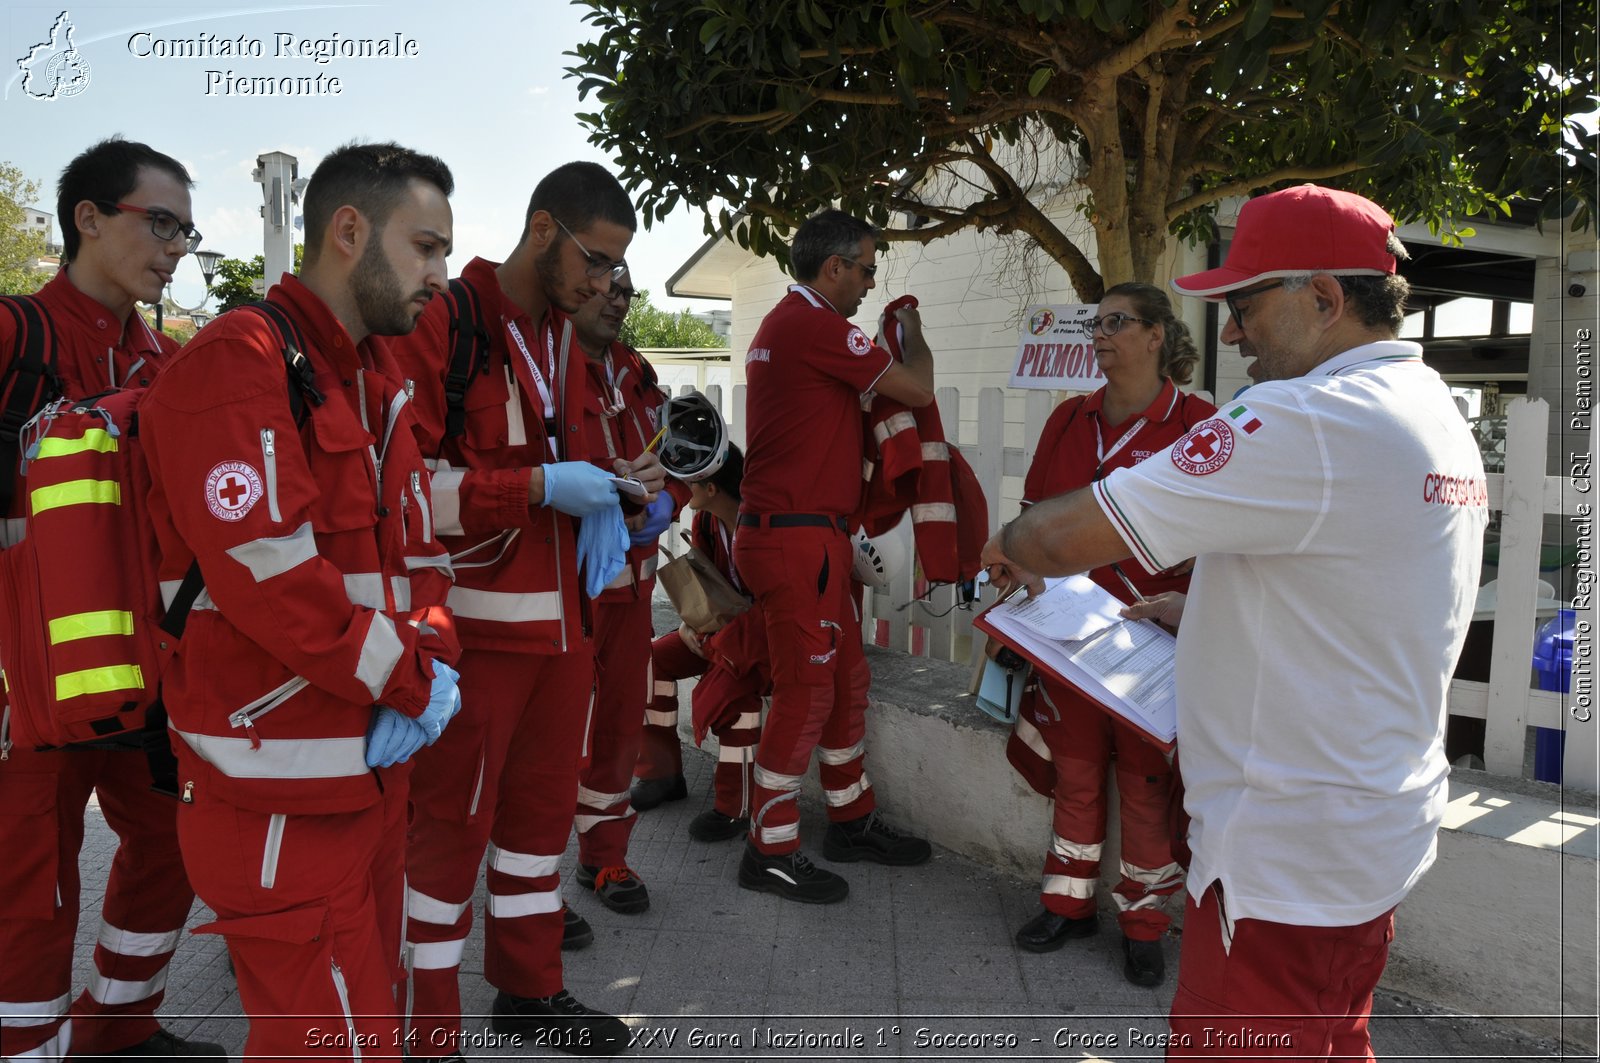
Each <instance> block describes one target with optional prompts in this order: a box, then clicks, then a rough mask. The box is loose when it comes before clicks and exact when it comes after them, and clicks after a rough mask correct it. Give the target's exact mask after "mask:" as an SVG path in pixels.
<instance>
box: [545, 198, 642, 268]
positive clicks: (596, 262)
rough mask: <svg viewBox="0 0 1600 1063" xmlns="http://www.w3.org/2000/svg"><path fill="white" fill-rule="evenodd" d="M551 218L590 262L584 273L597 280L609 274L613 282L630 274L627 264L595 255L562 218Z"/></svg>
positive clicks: (553, 216) (551, 216)
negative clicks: (574, 234)
mask: <svg viewBox="0 0 1600 1063" xmlns="http://www.w3.org/2000/svg"><path fill="white" fill-rule="evenodd" d="M550 218H551V220H552V221H554V222H555V223H556V224H557V225H560V226H561V231H562V232H564V233H566V234H567V239H569V240H571V241H572V242H573V243H574V244H577V245H578V250H579V251H581V252H583V257H584V258H586V259H588V260H589V264H588V265H587V266H585V267H584V268H583V271H584V273H586V274H588V275H589V276H591V277H595V278H599V277H604V276H605V275H606V274H608V273H609V274H610V275H611V279H612V280H617V279H618V278H619V277H621V276H622V275H623V274H624V273H626V272H628V264H627V263H626V262H613V261H611V260H610V259H609V258H607V257H606V256H604V255H597V254H595V253H594V252H593V251H590V250H589V249H588V248H587V247H584V246H583V241H582V240H580V239H578V238H577V237H576V236H573V235H572V230H571V229H569V228H567V227H566V225H565V223H563V222H562V220H561V219H560V218H557V217H556V216H555V215H554V214H552V215H550Z"/></svg>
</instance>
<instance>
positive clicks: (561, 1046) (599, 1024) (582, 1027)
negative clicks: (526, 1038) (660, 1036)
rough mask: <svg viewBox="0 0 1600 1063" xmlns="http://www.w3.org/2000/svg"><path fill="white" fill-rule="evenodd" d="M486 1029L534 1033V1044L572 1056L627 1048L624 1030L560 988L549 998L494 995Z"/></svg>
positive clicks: (619, 1023) (614, 1019)
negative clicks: (537, 1036)
mask: <svg viewBox="0 0 1600 1063" xmlns="http://www.w3.org/2000/svg"><path fill="white" fill-rule="evenodd" d="M489 1026H490V1028H491V1029H493V1030H494V1032H495V1033H501V1034H514V1033H521V1034H538V1035H539V1038H538V1039H537V1040H536V1041H535V1042H534V1043H535V1044H537V1045H539V1046H540V1047H545V1048H554V1049H557V1050H558V1051H562V1052H569V1053H571V1054H572V1055H575V1056H615V1055H618V1054H620V1053H621V1052H622V1051H623V1050H624V1049H626V1048H627V1047H628V1027H627V1026H626V1025H625V1024H624V1023H623V1021H622V1020H621V1019H619V1018H617V1017H615V1016H613V1015H607V1014H606V1013H605V1012H603V1011H593V1010H591V1009H589V1008H586V1007H584V1006H583V1005H582V1004H580V1003H578V1001H577V1000H576V999H575V998H574V997H573V995H572V994H571V993H569V992H567V991H566V990H565V989H563V990H562V991H561V992H559V993H557V994H556V995H555V996H551V997H514V996H512V995H511V994H510V993H498V994H496V995H495V998H494V1006H493V1007H492V1008H490V1019H489Z"/></svg>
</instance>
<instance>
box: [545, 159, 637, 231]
mask: <svg viewBox="0 0 1600 1063" xmlns="http://www.w3.org/2000/svg"><path fill="white" fill-rule="evenodd" d="M541 210H542V211H544V212H545V213H546V214H549V215H550V216H551V217H552V218H557V219H559V220H560V221H561V224H563V225H565V226H566V227H567V228H569V229H571V230H572V231H573V232H581V231H582V230H584V229H587V228H589V226H591V225H593V224H594V223H595V222H596V221H608V222H611V223H612V224H613V225H621V226H622V227H624V228H625V229H627V230H628V231H629V232H630V233H632V232H638V231H639V220H638V218H637V217H636V216H635V214H634V212H633V201H632V200H631V199H629V198H628V193H627V192H626V191H624V190H623V187H622V183H621V182H620V181H618V180H617V179H616V177H614V176H613V175H612V173H611V171H610V170H608V169H606V168H605V167H604V166H601V165H600V164H599V163H597V162H569V163H565V164H563V165H561V166H557V167H556V168H555V169H554V170H551V171H550V172H549V173H547V174H545V175H544V180H542V181H540V182H539V183H538V184H537V185H535V186H534V189H533V195H532V196H530V197H529V198H528V213H527V214H525V215H523V218H522V236H523V238H524V239H526V238H527V235H528V229H529V227H530V226H531V225H532V223H533V215H534V213H535V212H537V211H541Z"/></svg>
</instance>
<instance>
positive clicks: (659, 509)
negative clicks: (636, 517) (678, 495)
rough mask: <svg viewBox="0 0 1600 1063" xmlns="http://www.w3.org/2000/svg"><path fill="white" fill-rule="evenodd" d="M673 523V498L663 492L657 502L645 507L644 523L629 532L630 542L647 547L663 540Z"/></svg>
mask: <svg viewBox="0 0 1600 1063" xmlns="http://www.w3.org/2000/svg"><path fill="white" fill-rule="evenodd" d="M671 523H672V496H671V495H669V494H667V493H666V492H665V491H662V492H661V493H660V494H658V495H656V500H655V501H654V502H651V503H650V504H649V505H647V506H645V507H644V523H643V524H641V525H639V526H638V527H637V528H634V529H633V530H632V531H630V532H628V542H630V543H632V544H633V545H634V546H645V545H647V544H649V543H653V542H655V541H656V540H657V539H659V538H661V533H662V532H664V531H666V530H667V525H669V524H671Z"/></svg>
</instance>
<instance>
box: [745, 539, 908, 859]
mask: <svg viewBox="0 0 1600 1063" xmlns="http://www.w3.org/2000/svg"><path fill="white" fill-rule="evenodd" d="M733 549H734V559H735V564H736V565H737V566H738V570H739V574H740V576H742V577H743V579H744V582H745V586H747V587H749V588H750V590H751V591H752V592H753V593H754V594H755V596H756V600H757V602H759V603H760V605H761V608H762V611H763V613H764V614H765V620H766V629H767V647H768V652H769V654H770V656H771V660H772V707H771V709H770V710H769V711H768V713H767V723H766V727H765V728H764V729H763V731H762V734H761V743H760V746H759V747H758V749H757V751H756V772H755V774H756V791H755V805H754V807H755V815H754V816H752V817H751V820H750V837H751V840H752V842H753V843H754V844H755V846H756V848H757V849H758V850H759V851H761V852H763V853H768V854H782V853H790V852H793V851H795V850H796V849H798V848H799V846H800V809H799V807H798V799H799V797H800V782H801V779H802V778H803V777H804V775H805V772H806V770H807V768H808V767H809V766H810V764H811V753H812V750H813V749H815V750H816V751H817V757H818V760H819V761H820V762H821V765H820V767H819V769H818V770H819V774H820V776H821V780H822V790H823V798H824V800H825V801H826V803H827V806H828V817H829V819H831V820H833V821H835V822H843V821H847V820H852V819H859V818H860V817H862V816H865V815H867V814H868V813H869V812H871V811H872V810H873V809H874V808H875V807H876V805H877V802H876V799H875V797H874V795H873V793H872V784H871V782H870V781H869V780H868V779H867V775H866V772H865V770H863V765H862V761H863V759H864V753H865V750H864V747H863V741H862V740H863V738H864V737H865V735H866V711H865V710H866V704H867V688H868V687H869V686H870V684H871V681H872V676H871V673H870V672H869V671H868V669H867V662H866V658H865V656H864V655H863V654H862V651H861V621H860V617H859V615H858V614H857V612H856V604H855V600H854V598H853V596H852V594H851V590H850V566H851V553H852V551H853V550H854V547H852V546H851V544H850V540H849V539H848V538H847V537H846V536H845V534H844V533H843V532H841V531H839V530H838V529H837V528H833V527H782V528H768V527H764V526H763V527H754V526H746V527H743V528H741V529H740V530H739V535H738V536H737V538H735V539H734V546H733Z"/></svg>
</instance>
